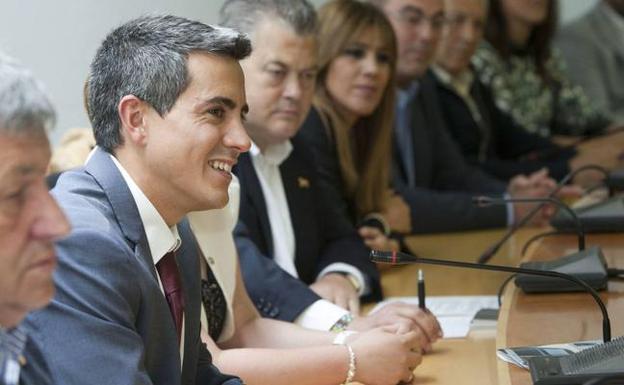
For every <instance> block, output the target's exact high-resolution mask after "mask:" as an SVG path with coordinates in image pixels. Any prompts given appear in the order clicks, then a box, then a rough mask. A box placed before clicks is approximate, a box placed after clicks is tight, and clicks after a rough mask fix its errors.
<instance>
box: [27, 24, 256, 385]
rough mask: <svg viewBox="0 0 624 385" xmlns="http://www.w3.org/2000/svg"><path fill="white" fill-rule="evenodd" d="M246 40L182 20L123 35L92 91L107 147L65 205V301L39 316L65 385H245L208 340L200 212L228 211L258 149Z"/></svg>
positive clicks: (70, 186)
mask: <svg viewBox="0 0 624 385" xmlns="http://www.w3.org/2000/svg"><path fill="white" fill-rule="evenodd" d="M249 52H250V43H249V40H247V39H246V38H245V37H243V36H242V35H240V34H239V33H237V32H235V31H232V30H229V29H222V28H214V27H210V26H207V25H204V24H202V23H199V22H194V21H190V20H187V19H184V18H179V17H174V16H149V17H142V18H139V19H135V20H132V21H130V22H127V23H125V24H123V25H122V26H120V27H118V28H116V29H115V30H113V31H112V32H111V33H110V34H109V35H108V36H107V37H106V39H105V40H104V42H103V43H102V45H101V46H100V48H99V49H98V51H97V53H96V55H95V58H94V60H93V62H92V64H91V70H90V74H89V77H88V84H87V98H88V113H89V117H90V119H91V123H92V126H93V130H94V134H95V138H96V143H97V146H98V148H97V149H96V150H95V151H94V153H93V155H92V156H91V158H90V159H89V161H88V162H87V163H86V165H85V167H84V168H82V169H77V170H73V171H69V172H66V173H64V174H63V175H62V176H61V178H60V179H59V181H58V183H57V186H56V188H55V189H54V190H53V194H54V196H55V197H56V198H57V199H58V201H59V203H60V205H61V206H62V207H63V209H64V210H65V212H67V213H68V215H69V218H70V221H71V223H72V225H73V231H72V233H71V234H70V236H69V237H68V238H67V239H65V240H64V241H62V242H60V243H59V247H58V255H59V268H58V271H57V274H56V276H55V278H56V280H55V282H56V285H57V288H58V290H57V294H56V296H55V298H54V300H53V301H52V303H51V305H50V306H49V307H47V308H46V309H44V310H42V311H40V312H37V313H34V314H31V316H29V318H28V322H29V326H30V327H31V330H32V331H33V333H34V337H35V338H36V339H37V340H38V341H41V343H42V345H43V347H44V352H45V354H46V355H47V357H48V359H49V361H48V362H49V364H50V365H49V366H50V371H51V373H52V376H53V379H54V381H55V383H57V384H68V385H70V384H75V385H84V384H98V385H105V384H111V385H139V384H140V385H147V384H153V385H158V384H160V385H181V384H185V385H187V384H198V385H199V384H201V385H204V384H225V383H226V384H228V385H230V384H240V380H238V379H237V378H235V377H232V376H227V375H223V374H221V373H219V371H218V370H217V369H216V368H215V367H214V366H213V365H212V364H211V357H210V354H209V353H208V351H207V350H206V347H205V345H204V344H202V343H201V342H200V291H201V289H200V273H199V261H200V259H199V254H198V246H197V243H196V241H195V238H194V236H193V234H192V232H191V230H190V227H189V225H188V222H187V221H186V220H185V219H184V217H185V216H186V214H188V213H189V212H191V211H200V210H209V209H214V208H220V207H223V206H224V205H225V204H226V203H227V201H228V186H229V184H230V181H231V179H232V176H231V174H230V172H229V170H230V169H231V167H232V166H233V164H234V163H236V160H237V158H238V155H239V154H240V153H242V152H244V151H247V149H248V148H249V138H248V137H247V134H246V133H245V129H244V127H243V125H242V117H243V116H244V115H245V113H246V112H247V105H246V102H245V92H244V86H243V82H244V80H243V73H242V71H241V68H240V66H239V64H238V60H240V59H242V58H244V57H245V56H247V55H248V54H249Z"/></svg>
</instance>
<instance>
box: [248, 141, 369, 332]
mask: <svg viewBox="0 0 624 385" xmlns="http://www.w3.org/2000/svg"><path fill="white" fill-rule="evenodd" d="M292 150H293V147H292V144H291V142H290V141H285V142H283V143H279V144H276V145H272V146H269V147H267V148H266V149H265V150H264V151H260V148H258V146H256V145H255V144H254V143H252V145H251V149H250V150H249V154H250V156H251V162H252V164H253V167H254V169H255V171H256V174H257V175H258V180H259V181H260V187H261V189H262V194H263V196H264V201H265V203H266V209H267V215H268V216H269V222H270V224H271V237H272V240H273V259H274V260H275V262H276V263H277V264H278V265H279V266H280V267H281V268H282V269H284V270H285V271H286V272H288V273H289V274H290V275H292V276H293V277H295V278H298V277H299V274H298V273H297V268H296V266H295V244H296V240H295V234H294V231H293V225H292V220H291V217H290V209H289V207H288V201H287V199H286V192H285V190H284V182H283V180H282V175H281V173H280V170H279V167H280V165H281V164H282V163H283V162H284V161H285V160H286V159H287V158H288V156H290V153H291V152H292ZM336 272H340V273H346V274H350V275H352V276H353V277H355V279H357V280H358V281H359V283H360V294H361V293H363V292H367V291H368V290H370V289H369V288H368V286H367V284H366V280H365V279H364V275H363V274H362V272H360V271H359V270H358V269H357V268H356V267H354V266H352V265H349V264H346V263H333V264H331V265H329V266H327V267H326V268H325V269H323V271H321V273H320V274H319V276H318V278H320V277H323V276H324V275H327V274H329V273H336ZM318 278H317V279H318ZM347 313H348V312H347V311H346V310H345V309H343V308H341V307H339V306H337V305H334V304H333V303H331V302H329V301H326V300H319V301H316V302H315V303H313V304H312V305H310V306H309V307H308V308H307V309H306V310H304V311H303V312H302V313H301V314H300V315H299V317H297V319H296V320H295V323H296V324H298V325H300V326H303V327H305V328H309V329H317V330H329V329H330V328H331V327H332V326H333V325H334V324H335V323H336V322H337V321H338V320H339V319H340V318H342V317H343V316H344V315H346V314H347Z"/></svg>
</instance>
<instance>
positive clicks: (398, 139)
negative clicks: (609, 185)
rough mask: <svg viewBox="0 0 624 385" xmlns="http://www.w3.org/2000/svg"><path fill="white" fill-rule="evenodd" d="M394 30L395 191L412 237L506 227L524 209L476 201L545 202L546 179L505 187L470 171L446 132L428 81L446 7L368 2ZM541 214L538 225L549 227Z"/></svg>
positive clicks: (430, 1) (408, 0)
mask: <svg viewBox="0 0 624 385" xmlns="http://www.w3.org/2000/svg"><path fill="white" fill-rule="evenodd" d="M370 1H371V2H373V3H375V4H376V5H377V6H379V7H380V9H382V10H383V11H384V13H385V14H386V15H387V16H388V19H389V20H390V22H391V23H392V27H393V28H394V31H395V33H396V36H397V42H398V63H397V84H398V86H399V89H398V90H397V104H396V112H397V114H396V123H395V145H396V150H395V162H394V163H395V178H394V182H395V183H394V184H395V189H396V190H397V191H398V192H400V193H401V195H402V196H403V197H404V198H405V200H406V201H407V202H408V204H409V205H410V207H411V213H412V231H414V232H420V233H422V232H441V231H460V230H468V229H476V228H487V227H502V226H505V225H507V224H512V223H513V222H514V220H517V219H520V218H521V217H523V215H524V214H525V213H526V212H527V211H528V210H530V209H531V208H532V207H531V206H529V205H526V204H509V205H507V207H505V206H491V207H485V208H482V207H475V205H473V203H472V197H473V196H474V195H481V194H499V195H502V194H507V195H508V196H510V197H512V198H513V197H536V196H545V195H546V194H547V193H548V192H549V191H550V190H551V189H552V188H554V185H555V183H554V181H553V180H552V179H550V178H548V176H547V174H546V172H543V171H539V172H536V173H534V174H531V175H530V176H528V177H525V176H519V177H516V178H513V179H512V180H511V181H510V182H509V183H508V184H506V183H503V182H501V181H500V180H498V179H496V178H494V177H492V176H490V175H488V174H486V173H484V172H482V171H481V170H479V169H478V168H476V167H474V166H471V165H469V164H467V162H466V160H465V159H464V157H463V155H462V154H461V152H460V151H459V148H458V147H457V145H456V144H455V143H454V142H453V140H452V138H451V136H450V135H449V133H448V130H447V128H446V126H445V123H444V119H443V117H442V113H441V111H440V106H439V105H438V104H437V95H436V89H435V84H434V82H433V80H432V79H431V77H429V76H427V74H428V71H429V67H430V65H431V64H432V62H433V60H434V58H435V54H436V49H437V47H438V43H439V40H440V36H441V32H442V28H443V26H444V23H445V13H444V2H443V0H370ZM551 213H552V210H543V211H542V215H537V216H535V217H534V219H533V222H534V223H536V224H541V223H544V222H546V221H547V219H548V216H549V215H551Z"/></svg>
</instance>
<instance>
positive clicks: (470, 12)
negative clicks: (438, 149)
mask: <svg viewBox="0 0 624 385" xmlns="http://www.w3.org/2000/svg"><path fill="white" fill-rule="evenodd" d="M445 4H446V9H445V12H446V18H447V23H446V28H445V29H444V33H443V36H442V38H441V41H440V47H439V48H438V51H437V55H436V62H435V64H434V66H433V71H432V72H430V73H429V75H428V76H432V77H433V79H434V82H435V84H436V90H437V95H438V105H439V106H440V108H441V110H442V117H443V118H444V121H445V124H446V127H447V128H448V129H449V132H450V134H451V136H452V137H453V139H454V140H455V142H456V143H457V145H458V146H459V148H460V149H461V151H462V153H463V155H464V156H465V157H466V160H468V161H469V162H470V163H471V164H474V165H476V166H478V167H480V168H481V169H482V170H484V171H485V172H487V173H488V174H490V175H493V176H495V177H497V178H500V179H501V180H504V181H507V180H509V179H511V178H513V177H514V176H516V175H518V174H529V173H531V172H535V171H538V170H540V169H542V168H547V169H548V171H549V174H550V175H551V176H552V177H554V178H556V179H561V178H563V177H564V176H565V175H566V174H568V173H569V172H570V164H569V161H570V160H571V159H572V158H573V157H574V155H575V154H576V151H575V149H574V148H573V147H569V148H564V147H560V146H558V145H556V144H554V143H553V142H552V141H551V140H550V139H549V138H544V137H542V136H541V135H538V134H535V133H530V132H528V131H526V130H525V129H524V128H522V127H520V126H518V125H517V124H516V123H515V122H514V120H513V118H512V117H511V116H510V115H508V114H507V113H505V112H503V111H502V110H500V109H499V108H498V107H497V106H496V103H495V102H494V98H493V96H492V94H491V91H490V90H489V89H488V88H487V87H486V86H485V85H483V84H482V83H481V82H480V81H479V78H478V77H477V76H476V75H475V72H474V69H473V68H472V66H471V65H470V62H471V58H472V56H473V55H474V53H475V51H476V50H477V47H478V46H479V44H480V43H481V41H482V38H483V31H484V28H485V21H486V20H485V19H486V16H487V2H486V1H484V0H465V1H463V0H446V3H445Z"/></svg>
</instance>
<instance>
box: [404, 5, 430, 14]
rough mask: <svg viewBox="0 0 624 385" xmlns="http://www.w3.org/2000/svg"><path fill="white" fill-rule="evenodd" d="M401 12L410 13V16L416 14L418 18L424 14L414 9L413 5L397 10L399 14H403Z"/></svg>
mask: <svg viewBox="0 0 624 385" xmlns="http://www.w3.org/2000/svg"><path fill="white" fill-rule="evenodd" d="M403 12H407V13H412V14H416V15H419V16H420V15H423V14H424V12H423V10H422V9H420V8H418V7H415V6H413V5H405V6H404V7H402V8H401V9H399V13H403Z"/></svg>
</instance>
